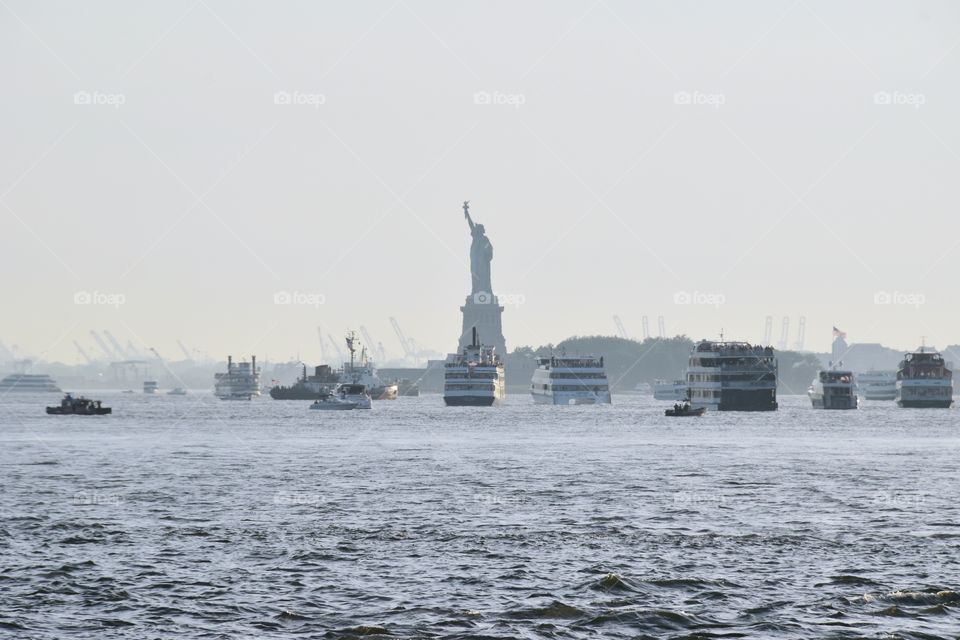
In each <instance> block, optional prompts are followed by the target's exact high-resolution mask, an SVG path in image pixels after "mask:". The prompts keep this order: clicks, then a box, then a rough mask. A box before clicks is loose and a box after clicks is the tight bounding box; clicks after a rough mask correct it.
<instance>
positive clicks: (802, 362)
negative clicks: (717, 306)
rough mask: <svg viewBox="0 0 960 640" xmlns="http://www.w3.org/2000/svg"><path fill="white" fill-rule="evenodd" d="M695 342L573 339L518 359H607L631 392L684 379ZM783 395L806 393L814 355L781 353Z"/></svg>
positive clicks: (619, 385) (520, 350)
mask: <svg viewBox="0 0 960 640" xmlns="http://www.w3.org/2000/svg"><path fill="white" fill-rule="evenodd" d="M693 345H694V342H693V340H691V339H690V338H688V337H687V336H674V337H673V338H647V339H646V340H643V341H638V340H628V339H626V338H618V337H615V336H573V337H571V338H567V339H566V340H564V341H563V342H560V343H558V344H555V345H553V344H547V345H543V346H540V347H536V348H534V347H530V346H523V347H517V348H516V349H514V351H513V354H512V355H515V356H523V357H527V358H533V357H541V356H549V355H561V354H563V353H566V354H567V355H588V354H590V355H596V356H603V357H604V365H605V367H606V371H607V377H608V378H609V379H610V385H611V387H612V388H613V390H614V391H630V390H632V389H635V388H636V387H637V385H640V384H642V383H645V382H646V383H649V384H653V381H654V380H656V379H657V378H663V379H666V380H673V379H679V378H683V377H684V372H685V371H686V368H687V361H688V359H689V358H690V351H691V350H692V349H693ZM776 354H777V360H778V362H779V368H780V374H779V390H778V392H779V393H784V394H802V393H806V391H807V387H808V386H810V382H811V380H813V377H814V376H815V375H816V373H817V370H818V369H819V368H820V361H819V359H818V358H817V356H816V355H814V354H812V353H799V352H796V351H777V352H776Z"/></svg>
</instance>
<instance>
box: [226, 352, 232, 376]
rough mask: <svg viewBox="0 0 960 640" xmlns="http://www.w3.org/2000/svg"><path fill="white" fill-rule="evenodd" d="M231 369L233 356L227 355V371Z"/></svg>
mask: <svg viewBox="0 0 960 640" xmlns="http://www.w3.org/2000/svg"><path fill="white" fill-rule="evenodd" d="M231 369H233V356H227V373H230V370H231Z"/></svg>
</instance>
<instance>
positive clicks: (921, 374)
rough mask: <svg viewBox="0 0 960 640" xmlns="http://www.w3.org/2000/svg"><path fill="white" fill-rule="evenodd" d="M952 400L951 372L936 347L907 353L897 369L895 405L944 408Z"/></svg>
mask: <svg viewBox="0 0 960 640" xmlns="http://www.w3.org/2000/svg"><path fill="white" fill-rule="evenodd" d="M952 404H953V372H952V371H951V370H950V369H949V368H947V363H946V362H945V361H944V359H943V356H942V355H940V353H938V352H937V351H933V350H928V349H927V348H926V347H920V349H919V350H918V351H915V352H913V353H908V354H906V355H905V356H904V358H903V361H901V362H900V369H899V370H898V371H897V406H899V407H906V408H914V409H918V408H930V409H948V408H949V407H950V405H952Z"/></svg>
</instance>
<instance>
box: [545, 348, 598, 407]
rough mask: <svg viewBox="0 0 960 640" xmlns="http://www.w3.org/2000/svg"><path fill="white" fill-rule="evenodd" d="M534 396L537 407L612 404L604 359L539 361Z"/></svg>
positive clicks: (559, 357)
mask: <svg viewBox="0 0 960 640" xmlns="http://www.w3.org/2000/svg"><path fill="white" fill-rule="evenodd" d="M530 395H531V396H533V401H534V402H535V403H537V404H610V384H609V383H608V381H607V374H606V373H605V372H604V370H603V357H599V358H597V357H594V356H572V357H571V356H550V357H549V358H537V368H536V369H535V370H534V372H533V378H532V379H531V380H530Z"/></svg>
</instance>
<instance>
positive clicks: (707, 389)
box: [687, 338, 777, 411]
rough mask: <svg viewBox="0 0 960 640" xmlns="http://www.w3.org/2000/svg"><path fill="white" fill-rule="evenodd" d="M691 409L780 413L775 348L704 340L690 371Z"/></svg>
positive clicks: (688, 384)
mask: <svg viewBox="0 0 960 640" xmlns="http://www.w3.org/2000/svg"><path fill="white" fill-rule="evenodd" d="M687 386H688V387H689V389H690V405H691V407H692V408H693V409H699V408H701V407H703V408H705V409H707V410H708V411H776V410H777V358H776V356H775V355H774V351H773V347H761V346H759V345H756V346H755V345H752V344H750V343H749V342H724V341H723V339H722V338H721V340H720V342H715V341H712V340H701V341H700V342H698V343H697V344H696V345H695V346H694V347H693V351H692V352H691V353H690V364H689V367H688V368H687Z"/></svg>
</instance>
